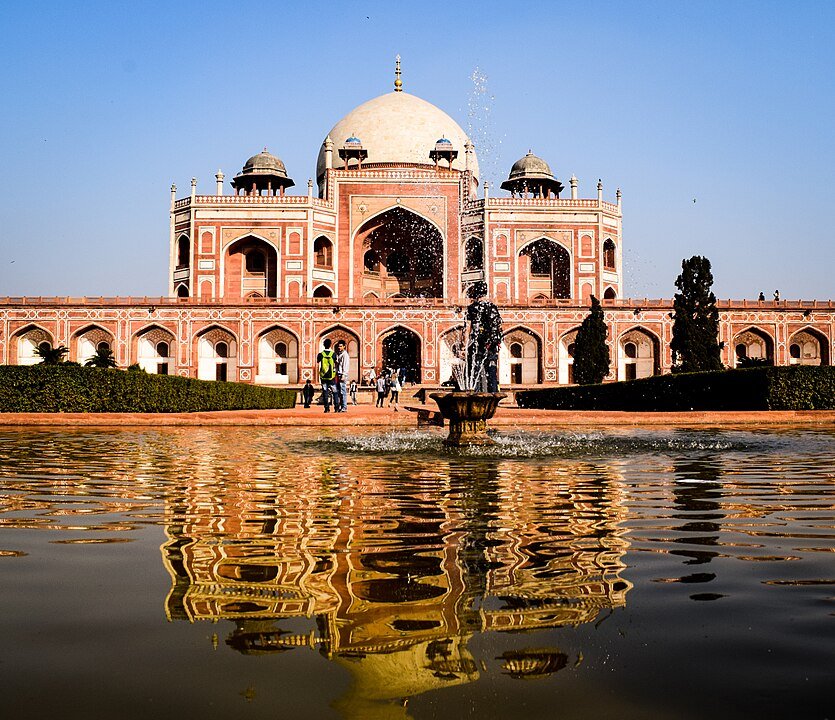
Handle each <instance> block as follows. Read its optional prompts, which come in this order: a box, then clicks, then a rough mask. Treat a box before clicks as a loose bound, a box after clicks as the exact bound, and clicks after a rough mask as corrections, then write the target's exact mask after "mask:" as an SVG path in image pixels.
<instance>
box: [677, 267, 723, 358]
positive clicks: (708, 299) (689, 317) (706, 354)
mask: <svg viewBox="0 0 835 720" xmlns="http://www.w3.org/2000/svg"><path fill="white" fill-rule="evenodd" d="M712 285H713V274H712V273H711V271H710V260H708V259H707V258H705V257H701V256H700V255H694V256H693V257H691V258H690V259H689V260H682V261H681V275H679V276H678V279H677V280H676V287H677V288H678V289H679V291H680V292H677V293H676V294H675V298H674V300H673V338H672V341H671V342H670V349H671V350H672V352H673V371H674V372H700V371H703V370H721V369H722V361H721V360H720V358H719V351H720V349H721V345H720V344H719V310H718V309H717V307H716V296H715V295H714V294H713V291H712V290H711V286H712Z"/></svg>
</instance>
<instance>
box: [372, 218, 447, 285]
mask: <svg viewBox="0 0 835 720" xmlns="http://www.w3.org/2000/svg"><path fill="white" fill-rule="evenodd" d="M356 244H357V246H359V247H361V248H362V250H363V255H362V288H361V290H362V294H363V295H368V294H369V293H371V294H374V295H375V296H376V297H406V298H420V297H423V298H440V297H443V296H444V260H443V258H444V243H443V238H442V237H441V233H440V231H439V230H438V228H436V227H435V226H434V225H433V224H432V223H430V222H429V221H428V220H425V219H424V218H422V217H420V216H419V215H417V214H416V213H413V212H411V211H409V210H405V209H404V208H393V209H391V210H387V211H386V212H383V213H381V214H380V215H377V216H376V217H374V218H371V219H370V220H368V221H367V222H366V223H364V224H363V225H362V226H361V227H360V228H359V230H358V231H357V235H356Z"/></svg>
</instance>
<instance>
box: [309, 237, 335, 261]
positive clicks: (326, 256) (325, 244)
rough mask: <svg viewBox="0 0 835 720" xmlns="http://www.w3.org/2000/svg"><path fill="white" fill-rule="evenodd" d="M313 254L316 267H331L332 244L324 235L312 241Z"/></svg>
mask: <svg viewBox="0 0 835 720" xmlns="http://www.w3.org/2000/svg"><path fill="white" fill-rule="evenodd" d="M313 254H314V261H313V262H314V264H315V265H316V266H317V267H326V268H329V267H333V244H332V243H331V241H330V240H328V239H327V238H326V237H325V236H324V235H320V236H319V237H317V238H316V239H315V240H314V241H313Z"/></svg>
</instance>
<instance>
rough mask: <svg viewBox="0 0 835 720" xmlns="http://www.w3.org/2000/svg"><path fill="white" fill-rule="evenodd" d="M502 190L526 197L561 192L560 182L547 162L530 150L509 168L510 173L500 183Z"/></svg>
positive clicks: (558, 193)
mask: <svg viewBox="0 0 835 720" xmlns="http://www.w3.org/2000/svg"><path fill="white" fill-rule="evenodd" d="M501 188H502V190H509V191H510V192H511V193H512V194H513V197H516V195H517V194H518V195H519V196H520V197H526V196H527V195H528V193H530V194H531V195H532V196H533V197H542V198H547V197H549V196H550V194H551V193H554V195H555V196H556V197H559V196H560V193H561V192H562V189H563V185H562V183H561V182H560V181H559V180H557V179H556V178H555V177H554V174H553V173H552V172H551V168H550V167H549V165H548V163H547V162H545V161H544V160H543V159H542V158H540V157H537V156H536V155H534V154H533V153H532V152H531V151H530V150H528V154H527V155H525V157H523V158H520V159H519V160H517V161H516V162H515V163H513V167H512V168H510V175H509V177H508V178H507V180H505V181H504V182H503V183H502V185H501Z"/></svg>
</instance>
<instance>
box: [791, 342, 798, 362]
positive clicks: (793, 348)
mask: <svg viewBox="0 0 835 720" xmlns="http://www.w3.org/2000/svg"><path fill="white" fill-rule="evenodd" d="M789 355H791V356H792V357H793V358H794V359H795V360H799V359H800V345H798V344H797V343H792V344H791V345H789Z"/></svg>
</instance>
